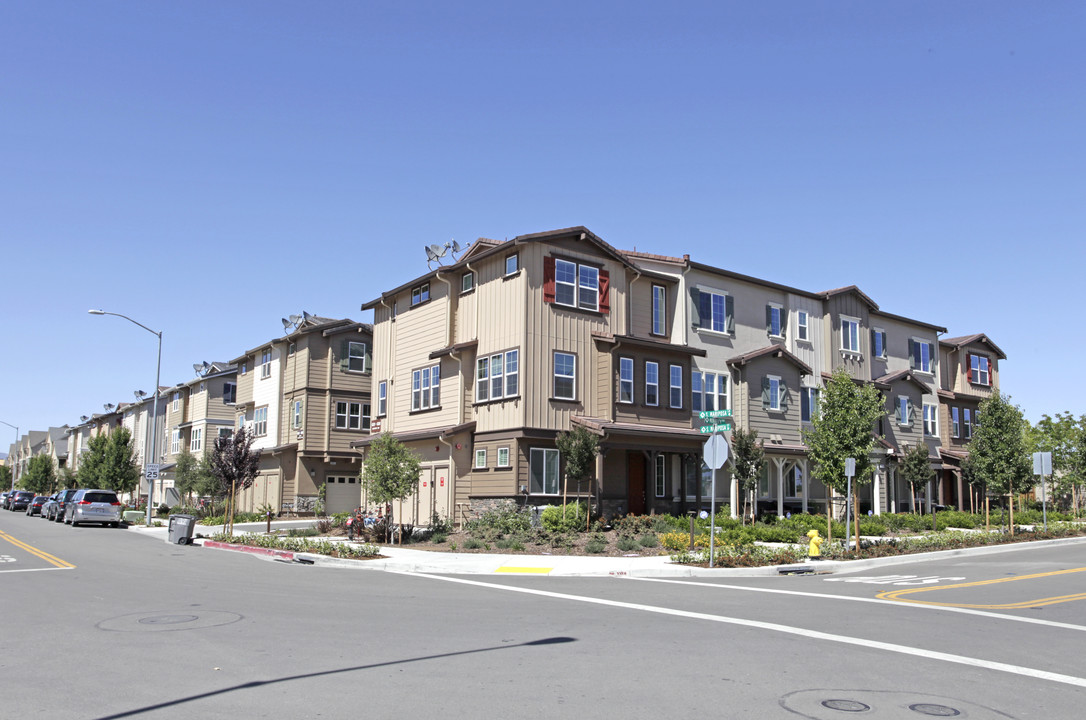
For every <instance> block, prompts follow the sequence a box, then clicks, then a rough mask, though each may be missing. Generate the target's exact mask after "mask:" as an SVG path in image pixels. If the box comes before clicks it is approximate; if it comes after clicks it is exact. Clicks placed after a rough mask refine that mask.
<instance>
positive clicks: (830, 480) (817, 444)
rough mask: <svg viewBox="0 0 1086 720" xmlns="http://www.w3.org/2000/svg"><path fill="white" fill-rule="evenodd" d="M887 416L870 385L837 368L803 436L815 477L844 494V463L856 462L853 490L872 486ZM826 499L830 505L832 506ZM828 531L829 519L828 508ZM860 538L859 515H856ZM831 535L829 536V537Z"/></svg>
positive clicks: (883, 402) (845, 481)
mask: <svg viewBox="0 0 1086 720" xmlns="http://www.w3.org/2000/svg"><path fill="white" fill-rule="evenodd" d="M885 415H886V400H885V398H884V397H883V395H882V393H881V392H879V391H878V389H877V388H876V387H875V386H874V385H872V384H870V383H862V384H861V383H857V382H856V381H855V380H853V379H852V376H851V375H849V374H848V371H846V370H845V369H844V368H837V370H835V371H834V373H833V375H832V377H830V380H829V382H827V383H826V388H825V391H824V392H823V393H822V394H821V397H820V398H819V401H818V414H817V415H815V416H814V417H813V418H811V427H810V429H808V430H805V431H804V433H803V438H804V441H805V442H806V443H807V455H808V457H809V458H810V459H811V462H812V463H813V465H814V469H813V471H812V473H811V475H812V477H814V478H816V479H817V480H820V481H821V482H822V484H823V485H825V486H826V487H827V488H832V489H834V490H836V491H837V492H840V493H844V492H845V491H846V487H847V485H848V479H847V478H846V477H845V460H847V459H848V458H853V459H854V460H855V461H856V474H855V476H854V477H853V478H852V485H853V490H854V491H857V493H858V486H860V485H866V484H867V483H869V482H871V480H872V478H873V476H874V471H875V468H874V466H873V465H872V464H871V451H872V450H873V449H874V447H875V438H876V436H875V427H876V423H877V422H878V421H879V420H880V419H882V417H883V416H885ZM829 504H830V503H829V498H827V505H829ZM826 514H827V521H826V522H827V527H830V525H829V516H830V515H831V514H832V513H831V512H829V508H827V513H826ZM856 527H857V536H858V535H859V513H856ZM828 534H829V533H828V532H827V535H828Z"/></svg>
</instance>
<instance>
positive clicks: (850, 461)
mask: <svg viewBox="0 0 1086 720" xmlns="http://www.w3.org/2000/svg"><path fill="white" fill-rule="evenodd" d="M854 475H856V458H845V477H846V478H848V483H847V484H846V487H847V490H846V497H845V549H846V550H848V543H849V539H848V538H849V535H850V534H851V532H852V530H851V526H850V525H849V523H848V519H849V517H850V516H851V515H852V478H853V476H854ZM856 549H857V550H859V549H860V538H859V536H857V537H856Z"/></svg>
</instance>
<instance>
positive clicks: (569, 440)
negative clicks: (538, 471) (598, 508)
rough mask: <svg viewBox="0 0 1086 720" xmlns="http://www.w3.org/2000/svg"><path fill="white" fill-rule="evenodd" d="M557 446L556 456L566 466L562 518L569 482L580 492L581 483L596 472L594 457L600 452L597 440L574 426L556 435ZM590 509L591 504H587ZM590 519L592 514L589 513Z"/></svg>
mask: <svg viewBox="0 0 1086 720" xmlns="http://www.w3.org/2000/svg"><path fill="white" fill-rule="evenodd" d="M555 445H557V446H558V456H559V457H561V458H562V459H563V460H564V461H565V464H566V485H565V487H563V488H562V518H563V519H565V517H566V491H567V490H568V489H569V481H570V480H572V481H573V484H574V486H575V487H576V488H577V490H578V491H580V488H581V483H582V482H583V481H584V480H586V479H587V478H590V477H592V475H593V474H594V473H595V471H596V456H597V455H598V454H599V452H600V447H599V445H600V443H599V438H597V437H596V436H595V435H593V434H592V433H590V432H589V431H588V430H586V429H585V428H584V427H582V426H580V425H576V426H574V428H573V429H572V430H570V431H569V432H563V433H558V437H557V438H555ZM588 505H589V507H591V502H589V503H588ZM587 514H588V516H589V517H591V515H592V512H591V511H589V512H588V513H587ZM588 522H589V521H588V520H586V521H585V523H586V527H585V531H586V532H587V530H588V525H587V524H588Z"/></svg>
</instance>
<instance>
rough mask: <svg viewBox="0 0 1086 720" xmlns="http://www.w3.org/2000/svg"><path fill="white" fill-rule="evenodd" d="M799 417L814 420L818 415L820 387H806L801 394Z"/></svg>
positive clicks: (804, 419) (803, 419) (808, 420)
mask: <svg viewBox="0 0 1086 720" xmlns="http://www.w3.org/2000/svg"><path fill="white" fill-rule="evenodd" d="M799 408H800V410H799V419H800V421H802V422H812V421H813V420H814V418H815V417H817V416H818V388H813V387H805V388H802V389H801V390H800V395H799Z"/></svg>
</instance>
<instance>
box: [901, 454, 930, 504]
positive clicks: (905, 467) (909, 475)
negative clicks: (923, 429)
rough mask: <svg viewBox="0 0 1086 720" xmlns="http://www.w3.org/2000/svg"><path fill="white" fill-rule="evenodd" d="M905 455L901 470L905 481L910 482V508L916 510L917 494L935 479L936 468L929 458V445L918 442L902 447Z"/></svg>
mask: <svg viewBox="0 0 1086 720" xmlns="http://www.w3.org/2000/svg"><path fill="white" fill-rule="evenodd" d="M902 450H904V453H905V454H904V456H903V457H902V459H901V464H900V467H899V471H900V472H901V476H902V477H903V478H904V479H905V482H907V483H909V492H910V497H909V509H910V510H912V511H913V512H916V496H917V495H918V494H919V493H920V490H921V489H922V488H924V487H925V486H926V485H927V484H928V483H929V482H931V481H932V480H934V479H935V470H934V469H933V468H932V466H931V460H929V459H928V446H927V445H926V444H925V443H923V442H918V443H916V444H915V445H913V446H911V447H910V446H908V445H906V446H905V447H903V448H902Z"/></svg>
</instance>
